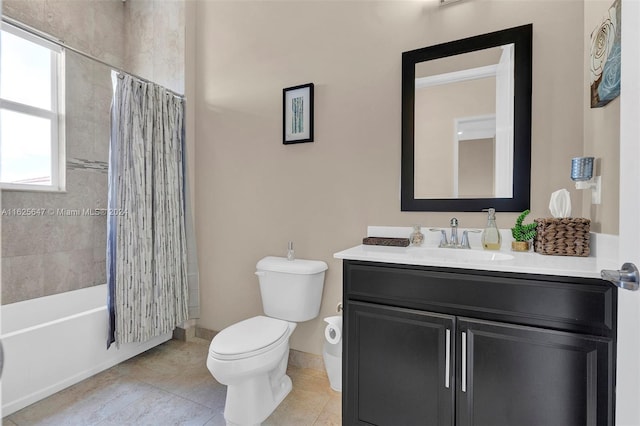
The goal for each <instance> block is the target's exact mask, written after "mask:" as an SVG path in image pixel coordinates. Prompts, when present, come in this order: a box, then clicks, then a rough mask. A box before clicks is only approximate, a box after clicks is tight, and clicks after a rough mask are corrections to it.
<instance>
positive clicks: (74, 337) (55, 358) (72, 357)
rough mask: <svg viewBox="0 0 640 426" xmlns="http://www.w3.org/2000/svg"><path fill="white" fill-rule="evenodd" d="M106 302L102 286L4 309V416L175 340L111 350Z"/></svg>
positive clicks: (156, 339) (105, 288) (160, 339)
mask: <svg viewBox="0 0 640 426" xmlns="http://www.w3.org/2000/svg"><path fill="white" fill-rule="evenodd" d="M106 300H107V285H106V284H104V285H100V286H95V287H90V288H85V289H82V290H75V291H70V292H67V293H61V294H56V295H53V296H46V297H40V298H37V299H32V300H26V301H24V302H17V303H12V304H9V305H4V306H2V308H1V310H0V311H1V315H2V318H1V323H0V325H1V327H2V331H1V334H0V338H1V339H2V344H3V345H4V353H5V364H4V372H3V374H2V415H3V416H7V415H9V414H11V413H14V412H15V411H18V410H19V409H21V408H24V407H26V406H27V405H29V404H32V403H34V402H36V401H39V400H40V399H43V398H46V397H47V396H49V395H52V394H54V393H56V392H58V391H60V390H62V389H64V388H66V387H68V386H71V385H73V384H75V383H77V382H79V381H81V380H84V379H86V378H87V377H90V376H92V375H94V374H96V373H99V372H100V371H103V370H106V369H107V368H110V367H113V366H114V365H116V364H118V363H120V362H122V361H124V360H126V359H128V358H131V357H133V356H135V355H138V354H140V353H142V352H144V351H146V350H147V349H150V348H152V347H154V346H157V345H159V344H160V343H162V342H165V341H167V340H169V339H170V338H171V333H167V334H165V335H162V336H158V337H156V338H154V339H152V340H149V341H148V342H144V343H130V344H125V345H121V346H120V348H119V349H116V348H115V345H112V347H111V348H110V349H109V350H107V349H106V348H107V322H108V316H107V306H106Z"/></svg>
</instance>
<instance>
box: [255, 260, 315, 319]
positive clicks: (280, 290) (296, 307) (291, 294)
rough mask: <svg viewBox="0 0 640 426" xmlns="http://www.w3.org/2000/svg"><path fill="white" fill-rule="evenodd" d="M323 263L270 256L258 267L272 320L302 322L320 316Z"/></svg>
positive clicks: (261, 261)
mask: <svg viewBox="0 0 640 426" xmlns="http://www.w3.org/2000/svg"><path fill="white" fill-rule="evenodd" d="M327 268H328V266H327V264H326V263H324V262H322V261H320V260H304V259H295V260H288V259H287V258H286V257H275V256H267V257H265V258H263V259H261V260H260V261H259V262H258V264H257V265H256V269H257V271H256V275H257V276H258V281H259V282H260V295H261V296H262V307H263V308H264V313H265V314H266V315H267V316H270V317H272V318H278V319H282V320H285V321H292V322H302V321H308V320H310V319H313V318H315V317H317V316H318V314H319V312H320V302H321V301H322V289H323V287H324V272H325V271H326V270H327Z"/></svg>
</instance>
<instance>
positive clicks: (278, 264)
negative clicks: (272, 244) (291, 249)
mask: <svg viewBox="0 0 640 426" xmlns="http://www.w3.org/2000/svg"><path fill="white" fill-rule="evenodd" d="M256 268H257V269H258V270H259V271H271V272H284V273H287V274H300V275H312V274H317V273H319V272H323V271H326V270H327V269H328V268H329V267H328V266H327V264H326V263H324V262H323V261H321V260H306V259H294V260H288V259H287V258H286V257H276V256H267V257H265V258H262V259H260V261H258V264H257V265H256Z"/></svg>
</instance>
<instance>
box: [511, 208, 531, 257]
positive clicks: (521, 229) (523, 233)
mask: <svg viewBox="0 0 640 426" xmlns="http://www.w3.org/2000/svg"><path fill="white" fill-rule="evenodd" d="M528 214H529V210H525V211H523V212H522V213H520V216H518V219H516V224H515V226H514V227H513V228H511V235H512V236H513V239H514V241H513V242H512V243H511V249H512V250H513V251H529V248H530V247H531V240H533V239H534V238H535V236H536V226H537V225H536V224H535V223H529V224H527V225H523V224H522V222H523V221H524V218H525V217H526V216H527V215H528Z"/></svg>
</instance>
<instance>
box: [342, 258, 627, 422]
mask: <svg viewBox="0 0 640 426" xmlns="http://www.w3.org/2000/svg"><path fill="white" fill-rule="evenodd" d="M344 301H345V304H344V305H345V310H344V321H345V323H344V335H343V338H344V341H343V342H344V343H343V344H344V347H343V424H345V425H390V426H410V425H438V426H442V425H465V426H466V425H487V426H499V425H509V426H527V425H531V426H556V425H557V426H570V425H580V426H584V425H593V426H596V425H598V426H601V425H613V424H614V422H613V413H614V402H613V401H614V378H615V368H614V364H615V321H616V307H617V291H616V289H615V288H614V287H612V286H610V285H608V284H606V283H605V282H604V281H601V280H596V279H582V278H567V277H551V276H541V275H527V274H515V273H498V272H487V271H474V270H462V269H451V268H432V267H421V266H411V265H391V264H381V263H372V262H360V261H351V260H345V261H344Z"/></svg>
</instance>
